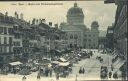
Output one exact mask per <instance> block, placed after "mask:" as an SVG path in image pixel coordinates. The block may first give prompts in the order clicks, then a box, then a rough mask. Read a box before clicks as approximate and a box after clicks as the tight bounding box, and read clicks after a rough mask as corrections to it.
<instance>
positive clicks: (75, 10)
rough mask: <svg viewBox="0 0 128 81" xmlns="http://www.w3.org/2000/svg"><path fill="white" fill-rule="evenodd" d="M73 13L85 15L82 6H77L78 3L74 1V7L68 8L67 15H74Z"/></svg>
mask: <svg viewBox="0 0 128 81" xmlns="http://www.w3.org/2000/svg"><path fill="white" fill-rule="evenodd" d="M72 15H77V16H78V15H80V16H84V14H83V11H82V8H80V7H78V6H77V3H74V7H71V8H70V9H69V10H68V13H67V16H72Z"/></svg>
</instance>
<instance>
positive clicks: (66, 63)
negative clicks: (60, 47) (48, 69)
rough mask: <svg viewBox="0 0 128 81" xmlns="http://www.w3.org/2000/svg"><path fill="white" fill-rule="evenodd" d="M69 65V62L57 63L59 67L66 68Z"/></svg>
mask: <svg viewBox="0 0 128 81" xmlns="http://www.w3.org/2000/svg"><path fill="white" fill-rule="evenodd" d="M69 64H70V63H69V62H65V63H63V62H59V66H68V65H69Z"/></svg>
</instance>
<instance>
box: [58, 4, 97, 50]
mask: <svg viewBox="0 0 128 81" xmlns="http://www.w3.org/2000/svg"><path fill="white" fill-rule="evenodd" d="M66 17H67V22H66V23H65V22H62V23H61V24H60V29H61V30H62V31H64V32H66V34H67V42H68V47H70V48H73V47H81V48H87V49H96V48H98V36H99V30H98V27H99V25H98V22H97V21H94V22H92V24H91V29H89V28H87V27H86V25H85V24H84V13H83V11H82V8H80V7H79V6H78V5H77V3H74V6H73V7H71V8H70V9H69V10H68V12H67V16H66ZM94 39H95V40H94Z"/></svg>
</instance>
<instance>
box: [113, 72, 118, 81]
mask: <svg viewBox="0 0 128 81" xmlns="http://www.w3.org/2000/svg"><path fill="white" fill-rule="evenodd" d="M113 78H114V79H116V80H117V79H118V74H117V72H115V73H114V74H113Z"/></svg>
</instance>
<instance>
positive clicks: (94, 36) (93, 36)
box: [84, 34, 95, 37]
mask: <svg viewBox="0 0 128 81" xmlns="http://www.w3.org/2000/svg"><path fill="white" fill-rule="evenodd" d="M84 36H85V37H95V35H90V34H89V35H86V34H85V35H84Z"/></svg>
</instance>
